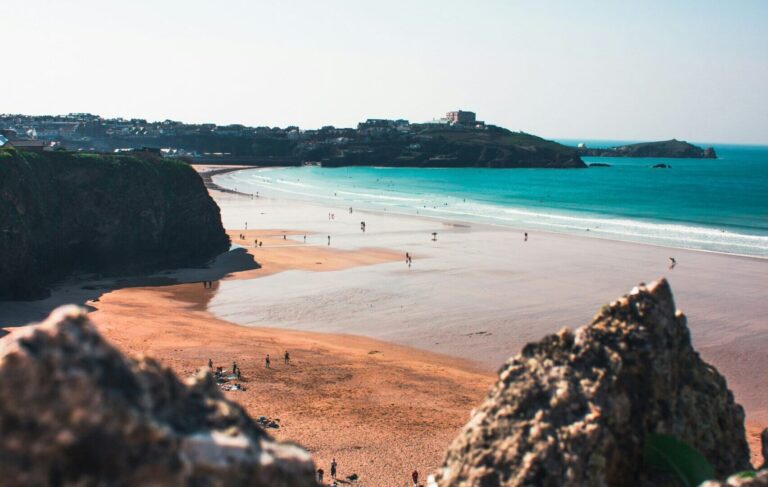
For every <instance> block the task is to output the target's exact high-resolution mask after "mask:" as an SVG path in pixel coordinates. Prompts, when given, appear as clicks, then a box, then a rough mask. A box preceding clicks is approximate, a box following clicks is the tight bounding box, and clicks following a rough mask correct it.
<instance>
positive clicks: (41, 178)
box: [0, 148, 229, 299]
mask: <svg viewBox="0 0 768 487" xmlns="http://www.w3.org/2000/svg"><path fill="white" fill-rule="evenodd" d="M0 229H2V232H0V299H3V298H5V299H25V298H38V297H41V296H44V295H45V294H46V290H47V288H48V286H50V285H51V284H52V283H53V282H55V281H56V280H57V279H60V278H62V277H64V276H66V275H68V274H71V273H73V272H89V273H97V274H118V273H123V274H132V273H146V272H149V271H153V270H158V269H164V268H172V267H180V266H199V265H204V264H205V263H206V262H207V261H209V260H210V259H212V258H213V257H215V256H216V255H218V254H220V253H222V252H225V251H226V250H228V249H229V237H227V235H226V233H225V232H224V228H223V226H222V224H221V217H220V212H219V208H218V206H217V205H216V203H215V202H214V201H213V200H212V199H211V197H210V196H209V195H208V192H207V191H206V189H205V187H204V185H203V182H202V180H201V179H200V176H199V175H198V174H197V173H196V172H195V171H194V170H193V169H192V168H191V167H190V166H189V165H187V164H185V163H183V162H179V161H172V160H164V159H161V158H159V157H141V158H140V157H131V156H118V155H106V154H79V153H74V152H65V151H54V152H26V151H19V150H15V149H8V148H3V149H0Z"/></svg>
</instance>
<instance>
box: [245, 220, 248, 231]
mask: <svg viewBox="0 0 768 487" xmlns="http://www.w3.org/2000/svg"><path fill="white" fill-rule="evenodd" d="M245 229H246V230H248V222H245Z"/></svg>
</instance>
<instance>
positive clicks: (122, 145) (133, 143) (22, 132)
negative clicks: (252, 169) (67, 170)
mask: <svg viewBox="0 0 768 487" xmlns="http://www.w3.org/2000/svg"><path fill="white" fill-rule="evenodd" d="M484 128H485V123H484V122H481V121H478V120H477V118H476V115H475V113H474V112H470V111H464V110H457V111H450V112H448V113H446V115H445V117H441V118H439V119H434V120H432V121H429V122H426V123H418V124H411V123H410V122H409V121H408V120H403V119H398V120H388V119H368V120H366V121H365V122H360V123H359V124H358V125H357V128H336V127H333V126H330V125H329V126H324V127H321V128H319V129H313V130H301V129H300V128H299V127H297V126H289V127H285V128H279V127H248V126H245V125H239V124H234V125H216V124H185V123H182V122H177V121H173V120H165V121H162V122H148V121H147V120H144V119H136V118H132V119H124V118H111V119H107V118H102V117H100V116H98V115H93V114H90V113H70V114H69V115H61V116H27V115H0V146H3V145H9V144H10V145H13V146H16V147H19V148H25V149H31V150H52V149H55V148H56V147H65V148H68V149H76V150H99V151H123V150H130V149H132V148H136V147H157V148H160V147H164V148H163V149H162V153H164V154H166V155H169V156H181V155H190V151H187V150H185V148H184V147H181V145H183V144H184V141H185V140H189V138H190V137H196V138H208V137H216V138H218V137H225V138H253V139H260V138H272V139H288V140H291V141H297V142H298V143H301V144H305V145H308V146H310V147H311V146H313V145H316V144H333V145H345V144H347V143H349V142H350V141H352V140H364V139H375V138H379V137H408V136H409V135H410V134H416V133H419V132H422V131H424V130H430V129H457V130H478V129H484ZM168 146H170V147H168ZM192 155H194V154H192Z"/></svg>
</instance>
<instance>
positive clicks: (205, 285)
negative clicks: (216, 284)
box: [203, 281, 213, 289]
mask: <svg viewBox="0 0 768 487" xmlns="http://www.w3.org/2000/svg"><path fill="white" fill-rule="evenodd" d="M211 288H213V281H203V289H211Z"/></svg>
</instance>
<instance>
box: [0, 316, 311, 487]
mask: <svg viewBox="0 0 768 487" xmlns="http://www.w3.org/2000/svg"><path fill="white" fill-rule="evenodd" d="M0 377H2V380H0V479H2V481H0V482H1V483H2V484H3V485H6V486H17V485H18V486H21V485H24V486H35V485H40V486H42V485H62V486H67V485H115V486H123V485H124V486H130V485H200V486H204V485H242V486H265V487H266V486H270V487H272V486H285V487H289V486H296V487H299V486H314V485H316V484H315V480H314V466H313V463H312V461H311V459H310V457H309V454H308V453H307V452H305V451H304V450H302V449H301V448H299V447H297V446H293V445H290V444H281V443H276V442H275V441H273V440H272V439H271V438H270V437H269V436H268V435H267V434H266V433H265V432H263V431H262V430H261V429H260V428H259V427H258V425H257V424H256V423H255V422H254V421H253V420H251V418H250V417H248V415H247V414H246V413H245V412H244V411H243V409H242V408H241V407H240V406H238V405H236V404H234V403H232V402H230V401H228V400H226V399H225V398H224V397H222V395H221V392H220V391H219V390H218V389H217V388H216V386H215V384H214V382H213V379H212V376H211V374H210V373H208V372H207V371H206V372H205V373H201V374H200V375H198V376H197V377H195V378H193V379H191V380H189V381H188V382H187V383H186V384H183V383H181V382H180V381H179V380H178V379H177V378H176V376H175V375H174V374H173V373H172V372H171V371H170V370H169V369H167V368H165V367H163V366H161V365H159V364H158V363H157V362H155V361H154V360H151V359H141V360H132V359H128V358H126V357H124V356H123V355H121V354H120V352H118V351H117V350H116V349H114V348H113V347H112V346H110V345H109V344H107V343H106V342H105V341H104V339H103V338H102V337H101V336H100V335H99V333H98V332H97V331H96V329H95V328H94V327H93V325H91V324H90V323H89V321H88V319H87V317H86V315H85V313H84V311H82V310H81V309H80V308H77V307H74V306H69V307H63V308H59V309H58V310H56V311H54V312H53V313H52V314H51V316H50V317H49V318H48V319H47V320H46V321H45V322H44V323H42V324H40V325H38V326H36V327H29V328H27V329H24V330H19V331H17V332H16V333H15V334H14V335H13V336H10V337H5V338H4V339H3V341H0Z"/></svg>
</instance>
